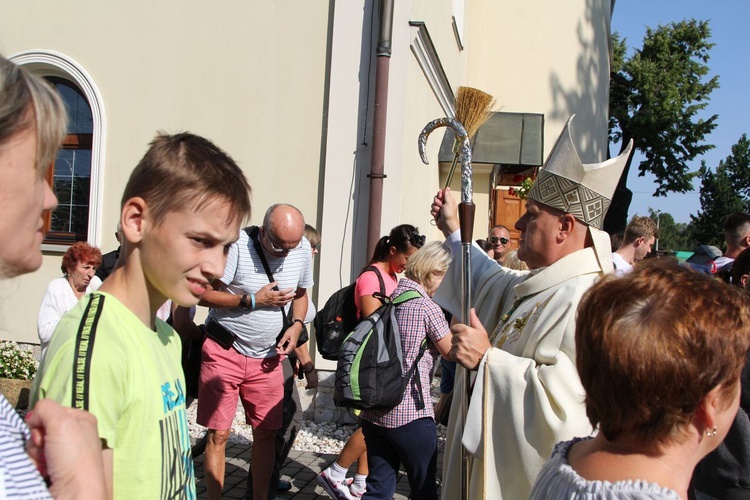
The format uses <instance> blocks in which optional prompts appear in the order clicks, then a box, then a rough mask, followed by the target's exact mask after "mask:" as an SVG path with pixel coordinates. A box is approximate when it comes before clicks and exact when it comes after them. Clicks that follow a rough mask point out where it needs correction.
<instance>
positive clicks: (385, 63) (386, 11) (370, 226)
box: [366, 0, 394, 259]
mask: <svg viewBox="0 0 750 500" xmlns="http://www.w3.org/2000/svg"><path fill="white" fill-rule="evenodd" d="M393 1H394V0H381V2H380V32H379V35H378V45H377V49H376V56H377V62H376V67H375V113H374V119H373V126H372V127H373V137H372V160H371V162H370V174H369V175H368V177H369V178H370V205H369V212H368V220H367V257H366V258H367V259H369V258H370V256H371V255H372V254H373V252H374V251H375V245H376V244H377V243H378V240H379V239H380V222H381V215H382V213H381V212H382V207H383V179H385V177H386V176H385V174H384V173H383V172H384V170H385V168H384V163H385V128H386V112H387V110H388V76H389V72H390V60H391V33H392V31H393Z"/></svg>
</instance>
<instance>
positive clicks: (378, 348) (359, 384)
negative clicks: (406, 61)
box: [334, 290, 428, 410]
mask: <svg viewBox="0 0 750 500" xmlns="http://www.w3.org/2000/svg"><path fill="white" fill-rule="evenodd" d="M421 297H422V295H421V294H420V293H419V292H417V291H415V290H407V291H405V292H404V293H402V294H401V295H399V296H398V297H394V298H393V299H389V298H387V297H385V296H379V298H380V299H381V300H382V301H383V305H382V306H380V307H379V308H378V310H377V311H375V312H374V313H372V314H371V315H370V316H368V317H367V318H365V319H363V320H362V321H360V322H359V323H358V324H357V326H356V327H355V328H354V331H352V333H350V334H349V335H347V337H346V339H345V340H344V343H343V345H342V346H341V354H340V355H339V360H338V366H337V367H336V376H335V380H334V402H335V403H336V405H337V406H342V407H345V408H357V409H360V410H368V409H389V408H393V407H394V406H396V405H398V404H399V403H400V402H401V400H402V399H403V397H404V394H405V392H406V390H407V388H408V383H409V381H410V380H411V379H412V375H414V374H415V373H416V385H417V390H418V394H419V396H418V397H417V409H419V410H421V409H424V400H423V399H422V383H421V378H420V377H419V368H418V364H419V360H420V359H422V356H423V355H424V353H425V351H426V350H427V344H428V342H427V339H426V338H425V339H423V340H422V343H421V345H420V347H419V353H418V354H417V358H416V360H415V361H414V364H412V366H411V367H410V368H409V370H408V371H407V372H406V373H404V366H403V350H402V348H401V332H400V331H399V328H398V322H397V321H396V315H395V312H396V307H397V306H398V305H399V304H403V303H404V302H407V301H409V300H413V299H417V298H421Z"/></svg>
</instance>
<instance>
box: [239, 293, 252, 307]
mask: <svg viewBox="0 0 750 500" xmlns="http://www.w3.org/2000/svg"><path fill="white" fill-rule="evenodd" d="M240 307H241V308H242V309H250V304H249V303H248V301H247V294H244V295H243V296H242V297H240Z"/></svg>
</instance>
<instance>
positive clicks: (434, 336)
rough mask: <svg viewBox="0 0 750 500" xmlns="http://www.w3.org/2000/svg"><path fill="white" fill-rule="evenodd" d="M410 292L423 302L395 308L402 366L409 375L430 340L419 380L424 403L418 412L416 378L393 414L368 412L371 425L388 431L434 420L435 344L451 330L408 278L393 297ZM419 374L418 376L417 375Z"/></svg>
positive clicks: (363, 415)
mask: <svg viewBox="0 0 750 500" xmlns="http://www.w3.org/2000/svg"><path fill="white" fill-rule="evenodd" d="M407 290H416V291H417V292H419V293H420V294H421V295H422V297H423V298H421V299H413V300H410V301H408V302H404V303H403V304H399V305H398V306H397V307H396V321H397V323H398V328H399V331H400V333H401V349H402V350H403V366H404V373H406V372H407V371H408V370H409V369H410V368H411V366H412V365H413V364H414V361H415V360H416V359H417V355H418V354H419V346H420V344H421V343H422V340H424V338H425V337H427V339H428V341H429V342H430V343H429V346H428V348H427V351H426V352H425V353H424V356H422V359H421V360H420V361H419V377H420V380H421V382H422V400H423V401H424V408H423V409H421V410H418V409H417V401H418V399H417V395H418V394H419V392H418V388H417V384H416V382H415V375H413V376H412V380H410V381H409V383H408V385H407V389H406V394H404V399H402V400H401V403H399V404H398V405H397V406H395V407H393V408H391V409H390V410H366V411H364V412H362V418H363V419H364V420H366V421H368V422H370V423H372V424H375V425H379V426H380V427H386V428H389V429H392V428H395V427H401V426H402V425H406V424H408V423H409V422H412V421H414V420H417V419H420V418H426V417H430V418H435V414H434V412H433V409H432V396H431V395H430V382H431V381H432V374H433V370H434V368H435V360H436V359H437V357H438V355H439V353H438V350H437V348H436V347H435V343H436V342H437V341H438V340H440V339H442V338H443V337H445V336H446V335H448V334H449V333H450V329H449V327H448V322H447V321H446V320H445V315H444V314H443V311H442V310H441V309H440V306H438V305H437V304H436V303H434V302H433V301H432V299H431V298H429V296H428V295H427V292H425V290H424V288H422V286H421V285H419V284H418V283H417V282H415V281H412V280H410V279H409V278H402V279H401V281H399V283H398V286H397V287H396V290H395V291H394V292H393V295H392V297H396V296H398V295H401V294H402V293H403V292H405V291H407ZM415 373H416V372H415Z"/></svg>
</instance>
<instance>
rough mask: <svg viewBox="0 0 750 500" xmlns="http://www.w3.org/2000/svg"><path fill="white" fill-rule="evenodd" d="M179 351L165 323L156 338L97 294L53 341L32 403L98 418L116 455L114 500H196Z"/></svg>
mask: <svg viewBox="0 0 750 500" xmlns="http://www.w3.org/2000/svg"><path fill="white" fill-rule="evenodd" d="M181 349H182V348H181V342H180V338H179V336H178V335H177V334H176V333H175V331H174V330H173V329H172V328H171V327H170V326H169V325H167V324H166V323H164V322H163V321H161V320H159V319H157V320H156V332H154V331H152V330H151V329H149V328H148V327H146V325H144V324H143V322H141V321H140V320H139V319H138V318H137V317H136V316H135V315H134V314H133V313H132V312H131V311H130V310H129V309H127V308H126V307H125V306H124V305H123V304H122V303H121V302H120V301H119V300H117V299H116V298H115V297H113V296H112V295H108V294H106V293H101V292H96V293H93V294H91V295H89V296H87V297H86V298H84V299H82V300H81V301H80V302H79V303H78V305H77V306H76V307H75V308H73V309H71V310H70V311H69V312H68V313H67V314H65V316H63V318H62V319H61V320H60V323H59V324H58V326H57V329H56V330H55V333H54V335H53V336H52V341H51V342H50V345H49V347H48V349H47V352H46V353H45V355H44V359H43V360H42V365H41V366H40V368H39V372H38V374H37V376H36V379H35V381H34V386H33V388H32V404H34V403H35V402H36V401H37V400H39V399H42V398H50V399H53V400H55V401H57V402H58V403H60V404H63V405H66V406H72V407H75V408H80V409H87V410H88V411H90V412H91V413H93V414H94V415H96V418H97V420H98V423H99V436H100V437H101V438H102V439H103V440H104V441H105V442H106V446H107V447H108V448H111V449H112V450H114V451H113V456H114V459H113V460H114V463H113V477H114V479H113V480H114V496H115V498H128V499H130V498H162V499H166V498H188V499H193V498H196V494H195V475H194V473H193V461H192V458H191V454H190V435H189V433H188V426H187V418H186V415H185V391H184V387H185V378H184V375H183V372H182V367H181V364H180V359H181ZM74 389H75V390H74ZM81 472H85V471H81Z"/></svg>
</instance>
